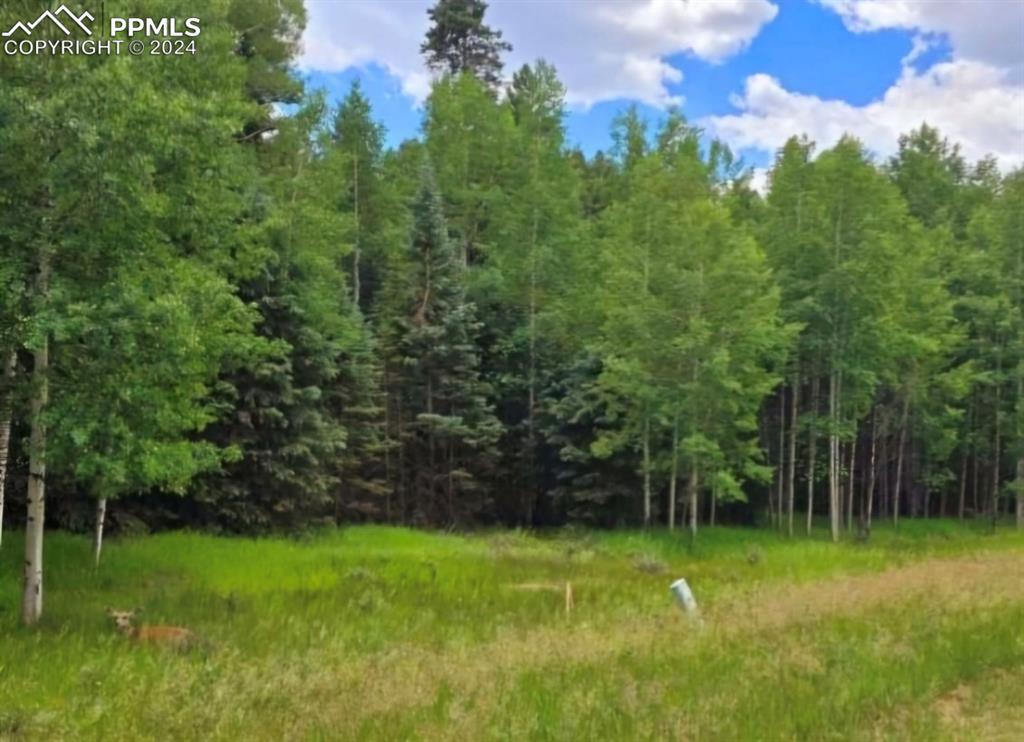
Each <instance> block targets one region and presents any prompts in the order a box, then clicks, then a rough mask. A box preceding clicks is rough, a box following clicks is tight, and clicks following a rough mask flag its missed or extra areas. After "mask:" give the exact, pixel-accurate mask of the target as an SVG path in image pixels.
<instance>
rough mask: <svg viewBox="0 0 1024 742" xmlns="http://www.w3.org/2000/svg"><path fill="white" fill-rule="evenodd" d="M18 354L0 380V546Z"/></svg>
mask: <svg viewBox="0 0 1024 742" xmlns="http://www.w3.org/2000/svg"><path fill="white" fill-rule="evenodd" d="M17 363H18V354H17V353H13V352H12V353H11V357H10V359H9V360H8V362H7V364H6V367H5V368H4V374H3V379H2V380H0V546H2V545H3V542H4V491H5V489H4V488H5V485H6V483H7V461H8V456H9V454H10V451H11V395H12V393H13V390H12V389H11V387H12V386H13V385H14V371H15V368H16V367H17Z"/></svg>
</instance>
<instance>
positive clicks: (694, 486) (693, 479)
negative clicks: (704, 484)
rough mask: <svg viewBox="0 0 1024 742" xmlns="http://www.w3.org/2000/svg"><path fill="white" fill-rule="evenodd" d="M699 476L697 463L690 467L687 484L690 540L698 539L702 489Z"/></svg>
mask: <svg viewBox="0 0 1024 742" xmlns="http://www.w3.org/2000/svg"><path fill="white" fill-rule="evenodd" d="M698 477H699V474H698V472H697V462H696V461H695V462H694V463H693V465H692V466H691V467H690V481H689V482H687V483H686V487H687V489H688V491H689V500H690V505H689V509H690V538H691V539H696V538H697V490H698V488H699V487H700V480H699V478H698Z"/></svg>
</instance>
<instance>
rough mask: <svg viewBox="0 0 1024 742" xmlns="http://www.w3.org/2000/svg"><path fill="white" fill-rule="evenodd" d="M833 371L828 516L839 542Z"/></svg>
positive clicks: (832, 378) (832, 379) (832, 380)
mask: <svg viewBox="0 0 1024 742" xmlns="http://www.w3.org/2000/svg"><path fill="white" fill-rule="evenodd" d="M838 376H839V374H838V372H836V371H835V370H833V371H832V373H830V374H829V381H828V417H829V433H828V516H829V525H830V526H831V531H832V540H833V541H838V540H839V434H838V431H837V430H836V426H837V421H838V412H837V410H838V401H839V400H838V396H839V379H838Z"/></svg>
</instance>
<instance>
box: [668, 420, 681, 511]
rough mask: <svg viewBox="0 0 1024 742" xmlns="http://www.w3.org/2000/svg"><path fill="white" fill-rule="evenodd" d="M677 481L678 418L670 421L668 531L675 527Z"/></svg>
mask: <svg viewBox="0 0 1024 742" xmlns="http://www.w3.org/2000/svg"><path fill="white" fill-rule="evenodd" d="M678 479H679V418H678V417H677V418H676V419H675V420H673V421H672V478H671V479H670V480H669V483H668V530H670V531H674V530H675V527H676V481H677V480H678Z"/></svg>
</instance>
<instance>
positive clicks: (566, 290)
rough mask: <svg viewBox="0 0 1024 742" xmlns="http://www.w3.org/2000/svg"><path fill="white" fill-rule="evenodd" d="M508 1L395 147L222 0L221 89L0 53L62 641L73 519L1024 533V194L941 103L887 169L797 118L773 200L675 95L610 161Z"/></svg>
mask: <svg viewBox="0 0 1024 742" xmlns="http://www.w3.org/2000/svg"><path fill="white" fill-rule="evenodd" d="M128 4H129V3H127V2H124V3H121V2H108V3H107V6H108V11H109V12H112V11H113V8H112V6H119V5H128ZM29 5H31V4H30V3H19V2H15V3H5V4H4V7H3V8H0V21H2V23H0V25H3V26H4V27H5V28H6V27H8V26H9V25H10V24H11V23H12V22H13V20H14V19H15V18H18V17H21V16H27V15H29V13H27V11H26V10H25V8H27V7H28V6H29ZM166 5H167V6H168V8H169V10H167V11H166V12H167V14H168V15H174V14H175V11H176V10H177V11H181V13H185V11H186V10H187V8H186V7H185V6H186V5H187V4H185V3H183V2H169V3H166ZM485 10H486V4H485V3H483V2H476V1H472V2H466V1H465V0H440V2H438V3H437V5H436V6H435V7H434V8H433V10H432V11H431V23H432V25H431V30H430V32H429V33H428V35H427V37H426V38H425V39H424V41H423V46H422V49H421V51H422V53H423V54H424V55H425V58H426V59H427V61H428V63H429V64H430V66H431V68H432V69H433V70H434V71H435V72H436V77H435V80H434V82H433V84H432V88H431V92H430V95H429V97H428V99H427V101H426V103H425V105H424V107H423V111H422V116H423V119H422V134H421V136H419V137H418V138H416V139H413V140H409V141H406V142H403V143H402V144H401V145H400V146H398V147H397V148H393V149H389V148H386V147H385V139H386V136H385V135H386V132H385V131H384V129H383V127H382V125H381V124H380V123H378V121H377V119H376V118H375V115H374V111H373V110H371V107H370V105H369V103H368V100H367V98H366V96H365V95H364V94H363V92H362V91H361V90H360V87H359V85H358V84H356V85H354V86H353V87H352V88H351V90H350V91H349V92H348V94H347V95H346V96H345V98H344V100H342V101H341V103H340V104H339V105H338V106H336V107H335V106H331V105H328V103H327V100H326V97H325V95H324V94H323V93H322V92H319V91H317V90H312V89H309V88H308V87H306V86H305V85H304V84H303V82H302V80H301V78H300V76H299V75H298V74H297V73H296V72H295V70H294V68H293V65H294V59H295V57H296V55H297V53H298V49H299V43H300V38H301V34H302V30H303V26H304V9H303V7H302V3H301V0H274V1H272V0H246V1H245V2H241V1H231V0H217V1H216V2H210V3H206V4H204V7H203V33H202V44H203V55H204V56H205V57H207V58H209V59H216V60H217V63H216V64H209V63H202V62H201V61H197V60H196V59H193V58H180V59H179V58H166V57H152V58H150V57H145V56H143V57H138V58H122V57H66V58H61V59H59V61H58V60H54V61H51V62H43V61H41V60H39V59H34V58H20V57H0V79H2V81H3V82H2V85H0V153H2V161H3V170H4V177H3V178H2V179H0V209H2V213H3V219H2V222H0V285H2V289H0V360H2V373H0V376H2V385H0V517H2V524H3V527H4V528H6V529H11V528H12V527H18V528H21V527H25V528H26V550H27V554H26V561H27V564H28V567H27V569H28V574H27V580H26V596H27V597H26V607H25V618H26V620H27V621H29V622H31V621H32V620H33V619H34V617H37V616H38V613H39V611H40V609H41V595H42V591H41V580H42V545H43V533H44V531H43V527H44V522H45V525H46V526H55V527H62V528H67V529H70V530H78V531H91V532H94V533H95V534H96V556H97V558H99V549H100V545H101V543H102V535H103V529H104V527H105V525H107V526H110V527H111V528H113V529H116V530H118V531H120V532H124V533H130V532H137V531H140V530H158V529H173V528H184V527H188V528H196V529H209V530H215V531H222V532H235V533H265V532H270V531H286V532H294V531H297V530H304V529H307V528H310V527H314V526H317V525H322V524H327V523H354V522H381V523H394V524H405V525H412V526H423V527H431V528H464V527H470V526H476V525H489V524H503V525H510V526H524V527H540V526H548V525H562V524H566V523H579V524H588V525H595V526H616V525H634V526H644V527H654V526H659V527H667V528H669V529H672V528H680V529H682V528H686V529H689V531H690V532H691V534H693V535H694V536H696V534H697V531H698V529H699V528H700V527H701V526H702V525H703V524H705V523H715V522H716V521H720V522H728V523H734V524H739V523H762V524H771V525H772V526H773V527H775V528H778V529H780V530H782V531H783V532H785V533H788V534H792V535H800V534H804V533H807V532H809V531H811V529H821V528H827V529H829V530H830V534H831V537H832V538H833V539H839V538H840V537H841V535H842V534H843V533H844V532H850V533H852V534H856V535H858V536H859V537H860V538H868V537H869V535H870V531H871V523H872V521H873V520H879V519H885V520H889V521H892V522H894V523H898V522H899V521H900V520H902V519H905V518H913V517H918V516H931V517H934V516H946V517H951V518H952V517H956V518H976V519H981V518H984V519H986V522H990V523H991V525H992V527H995V526H996V524H997V523H998V522H1000V521H1003V520H1010V521H1011V522H1012V521H1015V523H1016V525H1017V527H1021V526H1024V173H1022V172H1021V171H1019V170H1018V171H1013V172H1010V171H1008V170H1007V169H1006V168H1005V167H1001V166H1000V164H999V163H997V162H996V161H995V160H994V159H983V160H981V161H979V162H968V161H966V160H965V158H964V157H963V156H962V155H961V154H960V151H959V149H958V146H957V144H956V142H952V141H949V140H948V139H947V138H945V137H944V136H943V134H942V132H940V131H938V130H936V129H935V128H933V127H931V126H929V125H928V123H927V121H926V119H927V112H922V123H921V125H920V126H919V127H918V128H916V129H914V130H913V131H909V132H907V133H906V134H905V135H904V136H903V137H901V138H900V140H899V144H898V151H897V153H896V154H895V155H894V156H892V157H891V158H888V159H879V158H877V157H875V156H874V155H873V154H872V153H871V152H870V151H868V150H867V149H866V148H865V147H864V145H863V144H862V143H860V142H859V141H857V140H856V139H854V138H852V137H845V138H843V139H841V140H840V141H839V142H838V143H837V144H835V146H833V147H831V148H829V149H823V148H819V147H816V146H815V143H814V142H812V141H809V140H808V139H806V138H805V137H803V136H801V133H800V132H799V131H794V132H793V137H792V139H790V141H789V142H788V143H787V144H786V145H785V146H784V147H783V148H782V149H781V150H780V151H779V152H778V153H777V156H776V158H775V162H774V164H773V165H772V167H771V170H770V173H769V177H768V184H767V190H766V192H765V193H759V192H757V191H756V190H755V189H754V187H753V185H752V176H751V171H750V169H748V168H746V167H745V166H744V164H743V163H742V162H741V161H740V160H739V159H738V158H737V157H735V156H734V154H733V153H732V152H730V150H729V148H728V147H727V146H725V145H724V144H723V143H721V142H718V141H713V140H710V139H709V138H708V137H707V136H705V135H704V133H703V132H702V131H701V130H700V129H698V128H696V127H694V126H693V125H691V124H690V123H688V121H687V119H686V118H685V117H684V116H683V114H682V113H681V112H680V111H676V110H671V111H668V112H667V113H666V114H665V115H664V117H663V118H662V119H661V120H659V121H647V120H644V119H643V118H642V117H641V116H640V115H639V113H638V112H637V110H636V109H635V108H628V109H624V110H623V111H622V113H621V115H620V116H619V117H618V118H617V119H616V121H615V124H614V126H613V128H612V130H611V131H610V132H609V139H608V147H607V149H606V150H605V151H603V152H598V153H597V154H595V155H593V156H586V155H584V154H583V153H582V152H581V151H579V150H577V149H574V148H573V146H572V143H571V142H569V141H567V137H566V132H565V127H564V122H563V117H564V108H565V104H564V95H565V91H564V88H563V86H562V85H561V83H560V82H559V78H558V73H557V70H555V69H554V68H553V67H552V66H551V65H549V64H547V63H545V62H544V61H543V60H538V61H536V62H535V63H533V64H530V65H527V66H523V67H522V68H521V69H516V70H506V69H504V68H503V65H502V55H503V53H504V52H505V51H506V50H507V49H508V44H507V42H506V41H505V40H504V39H503V38H502V35H501V33H500V32H499V31H498V30H497V29H493V28H491V27H490V26H489V25H488V24H487V20H486V18H485V17H484V15H485ZM1008 516H1009V517H1008ZM44 518H45V521H44ZM824 518H827V521H826V520H824ZM826 523H827V525H826Z"/></svg>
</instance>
